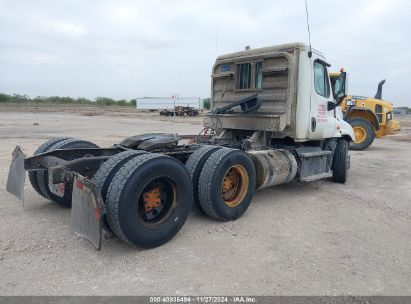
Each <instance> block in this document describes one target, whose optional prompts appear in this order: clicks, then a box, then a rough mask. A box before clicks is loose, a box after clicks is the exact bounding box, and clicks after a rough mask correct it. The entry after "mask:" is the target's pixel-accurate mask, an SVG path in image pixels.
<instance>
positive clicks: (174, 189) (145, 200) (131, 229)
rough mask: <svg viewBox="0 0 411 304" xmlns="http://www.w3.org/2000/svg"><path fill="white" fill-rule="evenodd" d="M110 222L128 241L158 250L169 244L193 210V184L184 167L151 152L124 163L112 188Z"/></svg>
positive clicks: (109, 206) (109, 207) (109, 204)
mask: <svg viewBox="0 0 411 304" xmlns="http://www.w3.org/2000/svg"><path fill="white" fill-rule="evenodd" d="M106 204H107V220H108V224H109V226H110V228H111V230H112V231H113V232H114V233H115V234H116V235H117V236H118V237H119V238H120V239H121V240H123V241H124V242H127V243H129V244H132V245H134V246H137V247H141V248H154V247H157V246H160V245H162V244H164V243H166V242H167V241H169V240H170V239H171V238H172V237H173V236H174V235H175V234H176V233H177V232H178V231H179V230H180V229H181V227H182V226H183V224H184V223H185V221H186V219H187V216H188V214H189V212H190V210H191V204H192V184H191V180H190V176H189V175H188V172H187V170H186V169H185V167H184V165H183V164H182V163H181V162H180V161H178V160H177V159H174V158H172V157H169V156H165V155H161V154H155V153H147V154H142V155H139V156H136V157H134V158H132V159H130V160H129V161H128V162H126V163H125V164H123V166H122V167H121V168H119V169H118V171H117V173H116V174H115V176H114V177H113V179H112V181H111V183H110V186H109V188H108V192H107V197H106Z"/></svg>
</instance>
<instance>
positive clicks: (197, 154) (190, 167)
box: [186, 146, 221, 214]
mask: <svg viewBox="0 0 411 304" xmlns="http://www.w3.org/2000/svg"><path fill="white" fill-rule="evenodd" d="M219 149H221V147H218V146H203V147H201V148H200V149H198V150H196V151H194V152H193V154H191V155H190V157H189V158H188V160H187V162H186V169H187V171H188V174H189V175H190V177H191V181H192V182H193V210H194V211H197V212H200V213H203V214H204V211H203V209H202V207H201V204H200V201H199V199H198V180H199V178H200V173H201V170H202V169H203V166H204V163H205V162H206V160H207V159H208V157H209V156H210V155H211V154H212V153H214V152H215V151H217V150H219Z"/></svg>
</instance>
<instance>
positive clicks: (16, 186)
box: [6, 146, 26, 206]
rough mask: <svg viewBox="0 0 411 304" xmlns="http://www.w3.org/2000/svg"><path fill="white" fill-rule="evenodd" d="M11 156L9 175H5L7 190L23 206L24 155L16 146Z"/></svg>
mask: <svg viewBox="0 0 411 304" xmlns="http://www.w3.org/2000/svg"><path fill="white" fill-rule="evenodd" d="M12 155H13V158H12V161H11V164H10V170H9V175H8V177H7V185H6V190H7V192H9V193H11V194H13V195H15V196H16V197H17V198H18V199H20V201H21V202H22V203H23V206H24V183H25V181H26V170H25V169H24V159H25V158H26V155H25V154H24V153H23V151H22V150H21V148H20V146H17V147H16V148H15V149H14V151H13V153H12Z"/></svg>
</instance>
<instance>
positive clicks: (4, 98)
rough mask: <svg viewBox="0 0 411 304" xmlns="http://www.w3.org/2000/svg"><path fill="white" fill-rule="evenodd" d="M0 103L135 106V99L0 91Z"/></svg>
mask: <svg viewBox="0 0 411 304" xmlns="http://www.w3.org/2000/svg"><path fill="white" fill-rule="evenodd" d="M0 103H39V104H41V103H54V104H85V105H101V106H114V105H117V106H130V107H132V106H134V107H135V106H136V99H131V100H126V99H118V100H116V99H112V98H108V97H97V98H96V99H94V100H92V99H88V98H84V97H78V98H72V97H60V96H48V97H46V96H37V97H34V98H31V97H29V96H27V95H21V94H12V95H8V94H4V93H0Z"/></svg>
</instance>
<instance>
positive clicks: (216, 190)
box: [198, 148, 256, 221]
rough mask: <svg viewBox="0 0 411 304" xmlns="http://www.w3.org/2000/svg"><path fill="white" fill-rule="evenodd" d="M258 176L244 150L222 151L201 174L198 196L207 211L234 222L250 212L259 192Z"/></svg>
mask: <svg viewBox="0 0 411 304" xmlns="http://www.w3.org/2000/svg"><path fill="white" fill-rule="evenodd" d="M255 183H256V173H255V168H254V164H253V162H252V160H251V159H250V158H249V157H248V156H247V154H245V153H244V152H243V151H240V150H234V149H226V148H223V149H220V150H217V151H215V152H214V153H213V154H211V155H210V157H209V158H208V159H207V161H206V162H205V164H204V166H203V170H202V171H201V174H200V179H199V183H198V184H199V186H198V193H199V200H200V204H201V207H202V209H203V211H204V212H205V213H206V214H208V215H209V216H210V217H212V218H214V219H217V220H221V221H230V220H235V219H237V218H239V217H240V216H241V215H243V213H244V212H245V211H246V210H247V208H248V206H249V205H250V203H251V200H252V198H253V195H254V191H255Z"/></svg>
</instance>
